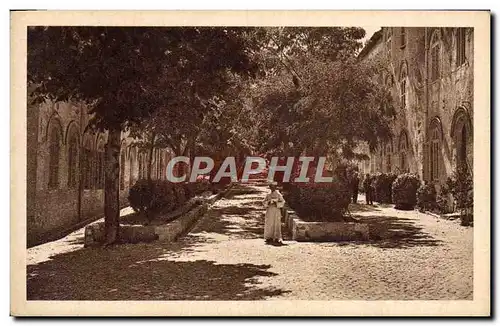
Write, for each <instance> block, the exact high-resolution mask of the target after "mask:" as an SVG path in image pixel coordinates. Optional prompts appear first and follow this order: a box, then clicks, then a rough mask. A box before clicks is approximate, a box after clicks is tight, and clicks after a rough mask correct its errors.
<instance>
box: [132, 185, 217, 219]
mask: <svg viewBox="0 0 500 326" xmlns="http://www.w3.org/2000/svg"><path fill="white" fill-rule="evenodd" d="M209 189H210V184H209V183H208V181H207V180H202V179H200V180H198V181H197V182H192V183H187V182H186V183H172V182H169V181H163V180H143V179H141V180H138V181H137V182H136V183H135V184H134V185H133V186H132V187H131V188H130V190H129V196H128V200H129V203H130V206H131V207H132V208H133V209H134V211H136V212H139V213H143V214H145V215H146V217H147V218H148V220H152V219H154V217H155V215H156V214H158V213H159V212H162V213H168V212H171V211H174V210H175V209H177V208H179V207H181V206H182V205H183V204H184V203H186V201H187V200H189V199H191V198H193V197H194V196H196V195H200V194H201V193H203V192H205V191H208V190H209Z"/></svg>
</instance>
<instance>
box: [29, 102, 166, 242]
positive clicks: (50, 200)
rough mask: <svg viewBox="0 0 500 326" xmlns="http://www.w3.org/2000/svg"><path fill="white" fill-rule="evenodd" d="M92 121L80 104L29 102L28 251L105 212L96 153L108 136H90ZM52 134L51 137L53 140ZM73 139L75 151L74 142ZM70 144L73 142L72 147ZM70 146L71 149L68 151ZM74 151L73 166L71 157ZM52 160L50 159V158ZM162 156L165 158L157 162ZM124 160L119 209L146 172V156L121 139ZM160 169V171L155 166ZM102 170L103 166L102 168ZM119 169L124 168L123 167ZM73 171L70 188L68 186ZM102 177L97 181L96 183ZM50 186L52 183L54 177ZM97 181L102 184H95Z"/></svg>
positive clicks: (156, 173)
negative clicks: (86, 180)
mask: <svg viewBox="0 0 500 326" xmlns="http://www.w3.org/2000/svg"><path fill="white" fill-rule="evenodd" d="M90 118H91V116H90V115H89V114H88V108H87V107H86V106H84V105H82V104H80V103H66V102H57V103H53V102H45V103H42V104H34V103H33V102H32V101H31V98H30V97H29V96H28V110H27V133H28V137H27V197H26V198H27V235H28V245H31V244H33V243H36V244H38V243H41V242H43V241H44V239H50V238H51V236H52V235H53V234H57V233H58V232H60V231H61V230H66V229H71V226H75V227H76V226H78V225H79V223H81V222H84V221H86V220H92V219H97V218H99V217H101V216H102V215H103V208H104V182H103V177H102V176H103V173H104V168H103V167H102V169H100V168H99V166H102V165H101V164H99V163H101V162H102V161H100V160H99V157H98V155H99V154H98V153H99V152H103V151H104V149H105V144H106V141H107V134H106V132H104V133H99V132H92V131H91V130H90V129H89V128H88V122H89V120H90ZM53 133H55V135H53ZM54 139H58V140H59V142H58V148H59V150H58V153H59V155H58V156H57V157H58V159H57V160H53V162H52V165H53V164H54V162H56V161H57V173H53V175H57V178H56V179H57V184H56V185H54V184H49V179H50V178H51V171H55V170H54V169H53V170H51V157H56V156H54V155H52V154H51V153H53V152H54V146H53V145H54ZM75 139H76V144H77V145H76V146H75V145H74V144H75V142H74V141H73V140H75ZM72 141H73V142H72ZM72 144H73V145H72ZM72 148H75V149H76V155H73V156H72V157H73V161H71V159H70V151H71V149H72ZM85 150H88V151H90V152H91V153H92V155H93V156H92V158H91V159H89V160H91V162H90V163H89V169H88V170H85V169H84V166H85V164H84V163H85V162H86V161H85V162H84V155H83V154H84V152H85ZM51 155H52V156H51ZM160 156H163V158H162V159H160ZM171 156H172V154H171V153H170V152H168V151H167V150H164V149H162V150H158V151H157V152H156V153H155V156H154V159H153V168H154V173H153V178H158V177H160V176H161V174H160V173H159V171H160V170H161V169H163V170H165V169H166V168H165V167H166V164H167V162H168V158H169V157H171ZM120 158H121V159H124V161H123V164H124V169H122V170H121V173H123V180H122V179H120V180H119V182H120V184H121V187H120V204H121V206H122V207H123V206H125V205H127V196H128V190H129V188H130V186H132V185H133V183H134V182H135V181H136V180H137V179H138V178H139V177H140V176H141V175H144V176H145V171H142V174H141V171H139V166H140V164H139V160H140V159H142V160H143V163H144V164H141V166H143V167H145V166H146V165H147V164H146V159H147V156H146V155H145V153H141V152H140V150H139V148H138V147H137V146H136V145H135V144H134V139H132V138H130V137H128V133H126V132H124V133H123V135H122V155H121V156H120ZM160 161H161V163H162V166H161V167H160V166H156V165H159V163H160ZM102 164H103V162H102ZM121 164H122V163H121ZM70 171H73V175H74V176H75V177H74V179H73V180H74V182H70V181H71V180H70ZM85 171H89V172H88V174H87V175H88V176H89V180H90V183H89V184H88V185H84V173H85ZM99 176H101V179H100V178H99ZM52 180H54V177H52ZM99 180H101V181H99Z"/></svg>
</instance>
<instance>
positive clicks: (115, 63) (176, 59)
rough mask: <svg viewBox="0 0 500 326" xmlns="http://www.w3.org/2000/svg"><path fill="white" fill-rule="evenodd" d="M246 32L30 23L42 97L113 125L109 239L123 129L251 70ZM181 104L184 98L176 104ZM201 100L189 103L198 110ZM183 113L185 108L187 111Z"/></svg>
mask: <svg viewBox="0 0 500 326" xmlns="http://www.w3.org/2000/svg"><path fill="white" fill-rule="evenodd" d="M245 42H246V39H244V38H242V37H240V32H239V31H238V30H236V29H231V30H228V29H224V28H210V27H206V28H205V27H190V28H185V27H172V28H158V27H31V28H29V30H28V83H30V84H32V85H35V87H36V88H35V90H34V92H33V96H35V97H36V98H37V99H38V100H39V101H44V100H47V99H48V100H53V101H62V100H63V101H68V100H73V101H82V102H86V103H88V104H90V105H91V113H92V114H93V119H92V121H91V123H92V126H94V127H95V128H97V129H99V130H107V131H108V143H107V146H106V169H105V175H106V177H105V199H104V214H105V226H106V243H107V244H111V243H114V242H115V241H116V240H117V239H118V231H119V203H118V199H119V187H118V180H119V178H118V174H119V153H120V137H121V131H122V130H125V129H127V128H130V127H132V126H136V125H140V124H141V123H143V122H144V121H145V120H147V119H149V118H150V117H152V116H153V115H154V114H155V113H156V112H157V111H158V110H159V109H165V108H166V109H167V110H163V112H170V113H169V114H172V116H173V118H174V119H176V118H178V117H179V114H181V111H176V110H180V109H184V110H185V109H186V103H193V102H194V101H195V99H197V98H202V99H203V98H208V97H209V96H208V95H207V94H206V88H204V87H201V86H200V85H207V84H208V83H209V82H210V83H213V84H214V85H219V84H222V83H224V79H223V78H221V76H222V75H223V74H221V72H226V71H228V70H230V71H234V72H245V73H250V74H252V73H254V72H255V65H254V64H253V62H252V60H251V56H250V55H249V53H247V52H246V43H245ZM179 103H182V105H179ZM199 108H200V107H199V106H193V107H191V108H190V109H191V110H189V115H190V116H198V115H199V113H198V109H199ZM185 113H186V112H183V113H182V114H185Z"/></svg>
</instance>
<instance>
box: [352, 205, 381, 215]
mask: <svg viewBox="0 0 500 326" xmlns="http://www.w3.org/2000/svg"><path fill="white" fill-rule="evenodd" d="M349 212H351V213H358V212H380V209H379V208H377V207H376V206H371V205H366V204H359V203H358V204H353V203H351V204H349Z"/></svg>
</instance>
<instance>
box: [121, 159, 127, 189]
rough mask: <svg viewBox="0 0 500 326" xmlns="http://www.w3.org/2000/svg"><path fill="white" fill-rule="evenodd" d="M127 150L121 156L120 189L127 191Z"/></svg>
mask: <svg viewBox="0 0 500 326" xmlns="http://www.w3.org/2000/svg"><path fill="white" fill-rule="evenodd" d="M125 162H126V161H125V150H124V149H122V153H121V154H120V189H121V190H124V189H125Z"/></svg>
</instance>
